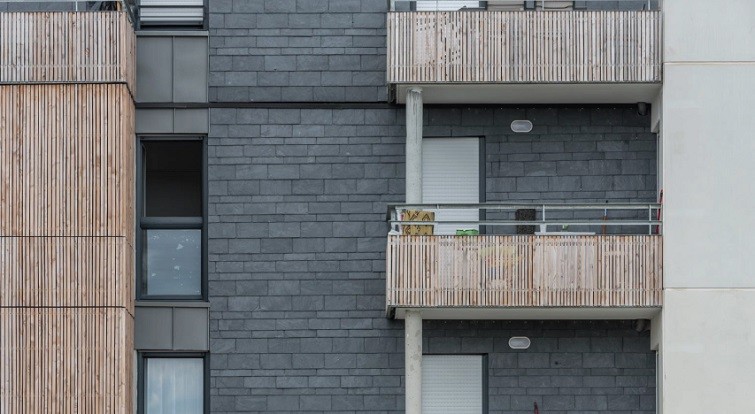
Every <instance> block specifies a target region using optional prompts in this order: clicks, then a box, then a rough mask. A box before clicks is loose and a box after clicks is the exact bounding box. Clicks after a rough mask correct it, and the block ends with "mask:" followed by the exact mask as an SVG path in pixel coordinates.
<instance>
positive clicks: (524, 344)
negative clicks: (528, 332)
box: [509, 336, 532, 349]
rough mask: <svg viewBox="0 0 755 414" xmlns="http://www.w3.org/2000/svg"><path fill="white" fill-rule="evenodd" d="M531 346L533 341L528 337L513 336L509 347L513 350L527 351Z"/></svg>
mask: <svg viewBox="0 0 755 414" xmlns="http://www.w3.org/2000/svg"><path fill="white" fill-rule="evenodd" d="M530 345H532V341H530V338H527V337H526V336H512V337H511V338H510V339H509V347H511V349H527V348H529V347H530Z"/></svg>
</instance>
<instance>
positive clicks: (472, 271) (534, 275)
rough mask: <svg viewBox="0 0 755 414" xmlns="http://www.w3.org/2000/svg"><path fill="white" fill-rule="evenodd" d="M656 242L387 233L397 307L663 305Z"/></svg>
mask: <svg viewBox="0 0 755 414" xmlns="http://www.w3.org/2000/svg"><path fill="white" fill-rule="evenodd" d="M662 250H663V249H662V238H661V236H658V235H631V236H614V235H611V236H604V235H596V236H535V235H521V236H388V250H387V271H386V302H387V306H388V308H395V307H441V308H442V307H657V306H661V301H662V296H661V293H662V292H661V289H662V286H661V283H662V269H661V266H662V254H663V251H662Z"/></svg>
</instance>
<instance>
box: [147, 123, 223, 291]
mask: <svg viewBox="0 0 755 414" xmlns="http://www.w3.org/2000/svg"><path fill="white" fill-rule="evenodd" d="M156 141H162V142H166V141H169V142H170V141H172V142H192V141H200V142H201V144H202V166H201V169H202V180H201V181H202V182H201V184H202V215H201V216H200V217H146V216H145V215H144V213H145V211H144V210H145V204H144V201H145V200H144V192H145V182H144V180H145V174H144V147H143V145H142V143H144V142H156ZM136 147H137V148H136V151H137V154H136V237H135V239H136V240H135V248H136V269H135V270H136V272H135V273H136V283H135V287H136V299H137V300H143V301H164V300H170V301H202V302H207V301H208V296H207V295H208V292H207V289H208V281H207V138H206V136H203V135H142V136H137V146H136ZM159 229H175V230H195V229H197V230H201V232H202V236H201V243H200V245H201V259H200V271H201V277H200V278H201V283H200V290H201V292H200V294H199V295H149V294H147V291H146V287H147V283H146V280H145V277H146V272H145V269H146V258H147V255H146V252H145V251H144V247H145V246H144V236H145V234H146V230H159Z"/></svg>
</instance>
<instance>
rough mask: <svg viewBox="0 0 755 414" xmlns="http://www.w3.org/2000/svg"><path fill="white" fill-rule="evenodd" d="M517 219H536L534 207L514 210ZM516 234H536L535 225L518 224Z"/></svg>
mask: <svg viewBox="0 0 755 414" xmlns="http://www.w3.org/2000/svg"><path fill="white" fill-rule="evenodd" d="M514 218H515V219H516V221H535V209H534V208H520V209H517V210H516V211H515V212H514ZM516 234H535V226H516Z"/></svg>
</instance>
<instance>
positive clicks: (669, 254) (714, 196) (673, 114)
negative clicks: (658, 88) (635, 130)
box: [662, 64, 755, 288]
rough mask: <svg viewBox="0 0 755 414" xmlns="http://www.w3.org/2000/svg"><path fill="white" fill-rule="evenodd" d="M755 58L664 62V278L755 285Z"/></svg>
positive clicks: (669, 282) (672, 283) (675, 284)
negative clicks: (740, 61) (725, 61)
mask: <svg viewBox="0 0 755 414" xmlns="http://www.w3.org/2000/svg"><path fill="white" fill-rule="evenodd" d="M754 92H755V64H738V65H667V66H666V81H665V85H664V92H663V148H662V153H663V173H662V174H663V175H662V176H663V187H664V188H663V190H664V209H663V220H664V286H665V287H667V288H682V287H703V288H705V287H755V273H753V266H752V265H751V263H750V259H749V258H751V257H752V252H753V246H755V232H753V228H755V214H753V208H754V207H755V186H754V185H753V182H755V167H754V166H755V164H754V163H753V160H754V159H755V158H754V157H755V155H754V154H755V139H753V131H755V117H754V116H753V108H755V93H754Z"/></svg>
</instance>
